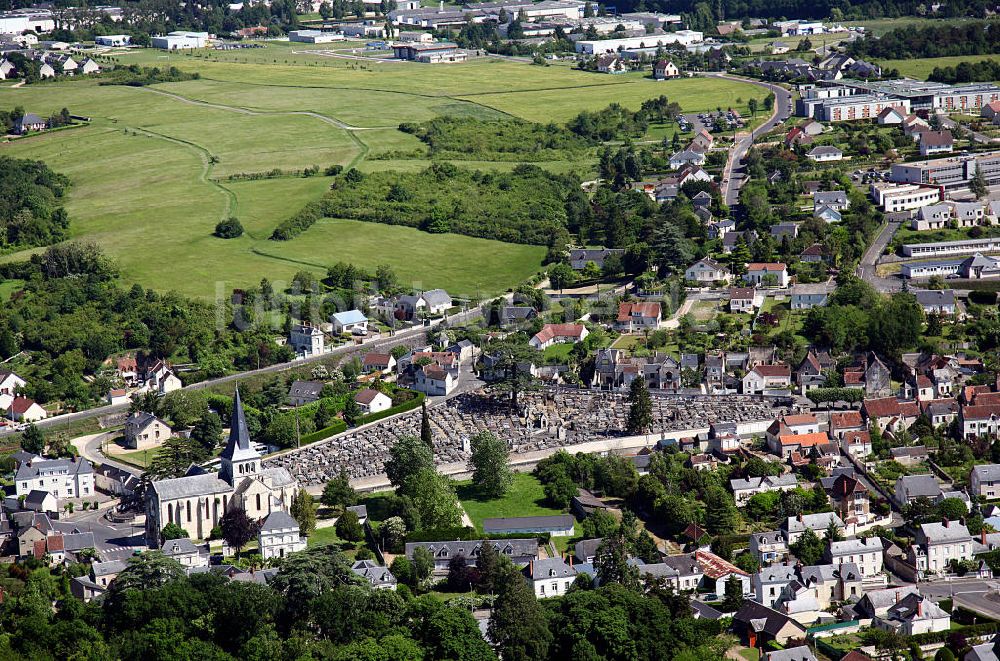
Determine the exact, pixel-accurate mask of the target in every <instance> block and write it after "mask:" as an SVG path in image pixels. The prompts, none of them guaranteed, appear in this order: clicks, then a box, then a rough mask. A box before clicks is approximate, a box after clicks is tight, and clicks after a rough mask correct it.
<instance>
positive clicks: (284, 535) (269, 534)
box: [257, 510, 306, 560]
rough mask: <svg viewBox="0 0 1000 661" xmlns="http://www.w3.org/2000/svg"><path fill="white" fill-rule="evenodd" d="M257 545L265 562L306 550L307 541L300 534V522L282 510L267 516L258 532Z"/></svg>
mask: <svg viewBox="0 0 1000 661" xmlns="http://www.w3.org/2000/svg"><path fill="white" fill-rule="evenodd" d="M257 543H258V544H259V545H260V555H261V557H262V558H264V559H265V560H268V559H270V558H284V557H285V556H286V555H289V554H290V553H296V552H298V551H302V550H305V548H306V540H305V538H304V537H302V536H301V535H300V534H299V523H298V521H296V520H295V519H294V518H292V516H291V515H290V514H288V513H287V512H284V511H282V510H276V511H274V512H271V513H270V514H268V515H267V518H266V519H264V522H263V523H262V524H261V526H260V530H258V531H257Z"/></svg>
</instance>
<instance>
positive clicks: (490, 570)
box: [476, 540, 502, 594]
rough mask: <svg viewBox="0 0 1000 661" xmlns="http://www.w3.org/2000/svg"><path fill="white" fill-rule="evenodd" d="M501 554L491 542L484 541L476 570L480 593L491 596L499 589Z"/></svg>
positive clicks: (480, 548)
mask: <svg viewBox="0 0 1000 661" xmlns="http://www.w3.org/2000/svg"><path fill="white" fill-rule="evenodd" d="M501 569H502V568H501V566H500V554H499V553H498V552H497V549H496V547H495V546H493V543H492V542H490V541H488V540H487V541H483V543H482V546H480V547H479V558H478V559H477V560H476V570H477V571H478V572H479V584H478V585H477V586H476V587H477V589H478V590H479V592H481V593H485V594H489V593H492V592H493V590H494V589H496V587H497V581H498V580H499V578H500V571H501Z"/></svg>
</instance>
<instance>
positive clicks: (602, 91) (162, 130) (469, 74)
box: [0, 43, 764, 298]
mask: <svg viewBox="0 0 1000 661" xmlns="http://www.w3.org/2000/svg"><path fill="white" fill-rule="evenodd" d="M339 47H340V45H338V48H339ZM309 50H319V49H310V48H302V47H301V45H298V44H297V45H296V47H295V48H293V47H292V46H291V45H289V44H287V43H285V44H281V43H276V44H269V45H268V46H267V47H266V48H263V49H248V50H244V51H232V52H217V51H204V52H202V53H201V54H200V57H195V56H191V55H176V54H171V55H169V56H166V55H165V54H164V53H162V52H159V51H152V50H137V51H131V52H129V53H126V54H122V55H119V56H116V57H118V59H119V61H120V62H122V63H125V64H131V63H137V64H143V65H146V66H151V65H155V66H160V67H164V66H177V67H178V68H181V69H184V70H189V71H197V72H198V73H199V74H200V75H201V77H202V78H201V79H200V80H192V81H185V82H177V83H166V84H159V85H155V86H152V87H149V88H134V87H125V86H99V85H98V84H97V81H96V80H76V81H67V82H56V83H44V84H38V85H29V86H23V87H20V88H13V87H11V86H10V85H9V84H8V85H4V86H3V87H0V108H4V109H10V108H13V107H15V106H21V107H23V108H24V109H25V110H26V111H27V112H34V113H38V114H41V115H47V114H50V113H55V112H58V111H59V110H60V109H61V108H63V107H66V108H69V110H70V111H71V112H72V113H73V114H75V115H85V116H88V117H91V118H92V121H91V124H90V125H89V126H85V127H80V128H74V129H71V130H67V131H60V132H55V133H51V134H47V135H46V134H43V135H40V136H34V137H30V138H27V139H23V140H17V141H14V142H12V143H10V144H7V145H4V153H6V154H10V155H11V156H15V157H22V158H39V159H42V160H44V161H46V162H47V163H48V164H49V165H51V166H52V167H53V168H55V169H56V170H58V171H61V172H63V173H65V174H67V175H68V176H69V177H70V178H71V179H72V181H73V187H72V189H71V192H70V197H69V202H68V205H67V206H68V209H69V211H70V215H71V219H72V232H73V235H74V236H75V237H86V238H92V239H96V240H97V241H99V242H100V243H101V244H102V245H103V246H104V247H105V249H106V250H107V252H108V253H110V254H111V255H112V256H114V257H115V258H116V259H117V260H118V262H119V264H120V265H121V267H122V272H123V274H124V276H125V278H126V280H128V281H135V282H139V283H142V284H144V285H149V286H153V287H156V288H159V289H164V290H166V289H176V290H178V291H180V292H182V293H185V294H188V295H193V296H199V297H204V298H212V297H214V296H216V294H217V292H226V291H229V290H230V289H232V288H233V287H243V286H247V285H250V284H254V283H256V282H258V281H259V280H260V279H261V278H262V277H267V278H270V279H272V280H276V281H280V280H287V279H289V278H290V277H291V276H292V275H293V274H294V273H295V272H296V271H298V270H300V269H302V268H309V269H311V270H314V271H316V272H323V271H325V268H326V266H328V265H329V264H332V263H334V262H336V261H341V260H344V261H352V262H354V263H356V264H358V265H359V266H362V267H366V268H371V267H374V266H375V265H377V264H379V263H390V264H393V265H394V266H396V268H397V271H398V273H399V275H400V277H401V279H403V280H404V281H412V282H419V283H422V284H423V286H428V287H445V288H447V289H449V291H451V292H452V293H454V294H457V295H462V294H465V295H474V294H476V293H477V292H478V293H480V294H482V295H489V294H495V293H498V292H500V291H503V290H505V289H507V288H508V287H511V286H513V285H515V284H517V283H518V282H520V281H521V280H523V279H524V278H526V277H527V276H529V275H531V273H533V272H534V271H536V270H537V269H538V268H539V267H540V265H541V259H542V257H543V256H544V253H545V250H544V248H540V247H532V246H523V245H516V246H515V245H509V244H503V243H499V242H495V241H487V240H484V239H472V238H468V237H463V236H453V235H430V234H426V233H421V232H418V231H414V230H410V229H407V228H402V227H393V226H382V225H379V226H374V225H369V224H363V223H349V222H348V221H324V222H322V223H320V224H318V225H316V226H315V227H313V228H312V229H310V230H308V231H306V232H304V233H303V234H302V235H300V236H299V237H297V238H295V239H293V240H291V241H288V242H275V241H270V240H268V239H267V237H268V236H269V235H270V233H271V231H272V230H273V228H274V227H275V226H276V225H278V223H280V222H281V221H282V220H283V219H284V218H286V217H288V216H290V215H291V214H293V213H294V212H296V211H297V210H298V209H299V208H301V207H302V206H304V205H305V204H306V203H307V202H309V201H311V200H314V199H316V198H318V197H319V196H321V195H322V194H323V191H324V190H325V189H326V187H327V186H328V185H329V183H330V179H329V178H326V177H323V176H317V177H311V178H303V177H301V176H295V175H294V172H296V171H300V170H302V169H304V168H307V167H310V166H314V165H316V166H319V167H320V168H321V170H322V169H323V168H326V167H327V166H330V165H338V164H339V165H342V166H344V167H352V166H357V167H359V168H361V169H363V170H365V171H377V170H385V169H406V170H413V169H418V168H424V167H426V166H427V164H428V163H429V161H428V160H427V157H426V149H425V148H424V146H423V144H422V143H421V142H419V141H418V140H417V139H416V138H414V137H413V136H412V135H409V134H405V133H402V132H401V131H399V130H398V129H397V127H398V125H399V123H400V122H403V121H411V122H412V121H423V120H428V119H431V118H433V117H436V116H440V115H458V116H472V117H477V118H481V119H491V118H497V117H502V116H504V115H513V116H517V117H521V118H524V119H528V120H532V121H543V122H547V121H556V122H564V121H566V120H568V119H570V118H571V117H573V116H574V115H576V114H577V113H579V112H580V111H582V110H597V109H600V108H603V107H605V106H607V105H608V104H609V103H612V102H617V103H621V104H623V105H625V106H627V107H629V108H637V107H638V106H639V104H640V103H641V102H642V101H643V100H645V99H648V98H652V97H656V96H660V95H666V96H667V97H668V98H670V99H671V100H676V101H678V102H679V103H680V104H681V105H682V107H683V108H684V110H685V111H698V110H707V109H714V108H716V107H720V106H721V107H730V106H733V107H736V108H738V109H739V110H740V111H741V112H743V113H744V114H746V104H747V101H748V100H749V99H750V98H751V96H755V97H757V98H758V99H760V98H761V97H762V96H763V94H764V91H763V90H762V89H760V88H757V87H754V86H750V85H745V84H742V83H738V82H733V81H726V80H719V79H712V78H706V79H681V80H675V81H668V82H659V83H658V82H654V81H652V80H651V79H649V78H645V77H643V76H641V75H639V74H627V75H623V76H606V75H600V74H593V73H585V72H581V71H578V70H575V69H571V68H570V67H569V66H566V65H561V64H560V65H556V66H550V67H541V66H534V65H530V64H526V63H523V62H515V61H510V60H502V59H495V58H484V59H481V60H476V61H474V62H470V63H468V64H463V65H453V66H447V65H445V66H427V65H415V64H401V63H389V62H375V61H356V60H346V59H341V58H336V57H330V56H329V55H322V54H318V53H310V52H308V51H309ZM293 51H295V52H293ZM298 51H303V52H298ZM456 162H457V163H459V164H463V165H467V166H468V167H474V168H479V169H484V170H486V169H489V170H496V169H509V168H512V167H514V166H515V165H516V164H515V163H494V162H481V161H470V162H465V163H462V162H458V161H456ZM539 165H540V166H542V167H545V168H547V169H550V170H553V171H557V172H576V173H578V174H580V175H581V176H582V177H584V178H586V177H590V176H591V175H592V174H593V171H594V167H595V163H594V162H593V161H591V160H586V159H585V160H584V161H582V162H581V161H568V160H567V161H550V162H545V163H539ZM275 168H277V169H280V170H283V171H285V173H286V174H285V176H281V177H279V178H275V179H266V180H254V181H231V180H230V179H229V178H230V176H231V175H236V174H241V173H262V172H266V171H269V170H272V169H275ZM228 215H236V216H237V217H239V218H240V219H241V222H243V224H244V226H245V228H246V234H245V235H244V236H243V237H241V238H239V239H234V240H229V241H226V240H222V239H217V238H215V237H213V236H212V230H213V228H214V226H215V223H217V222H218V221H219V220H220V219H221V218H224V217H226V216H228ZM23 257H24V254H23V253H22V254H15V255H6V256H4V257H2V258H0V259H2V260H12V259H20V258H23Z"/></svg>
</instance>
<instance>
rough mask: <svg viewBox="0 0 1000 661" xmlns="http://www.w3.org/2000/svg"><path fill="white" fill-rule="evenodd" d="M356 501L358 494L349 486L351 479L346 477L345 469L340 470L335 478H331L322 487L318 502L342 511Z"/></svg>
mask: <svg viewBox="0 0 1000 661" xmlns="http://www.w3.org/2000/svg"><path fill="white" fill-rule="evenodd" d="M357 501H358V493H357V492H356V491H355V490H354V487H352V486H351V478H350V477H349V476H348V475H347V469H346V468H341V469H340V472H339V473H337V476H336V477H334V478H331V479H330V481H329V482H327V483H326V485H324V487H323V495H322V496H320V502H322V503H323V504H324V505H326V506H327V507H336V508H340V509H343V508H345V507H349V506H351V505H353V504H354V503H356V502H357Z"/></svg>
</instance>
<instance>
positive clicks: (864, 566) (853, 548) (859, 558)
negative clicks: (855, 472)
mask: <svg viewBox="0 0 1000 661" xmlns="http://www.w3.org/2000/svg"><path fill="white" fill-rule="evenodd" d="M841 477H844V476H843V475H842V476H841ZM849 479H854V478H849ZM855 481H857V480H855ZM862 489H864V487H863V486H862ZM823 560H824V562H828V563H830V564H832V565H843V564H847V563H851V564H854V565H857V567H858V571H860V572H861V575H862V576H865V577H873V576H876V575H878V574H881V573H882V564H883V560H882V540H881V539H880V538H878V537H867V538H865V539H844V540H841V541H837V542H827V545H826V550H824V551H823Z"/></svg>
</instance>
